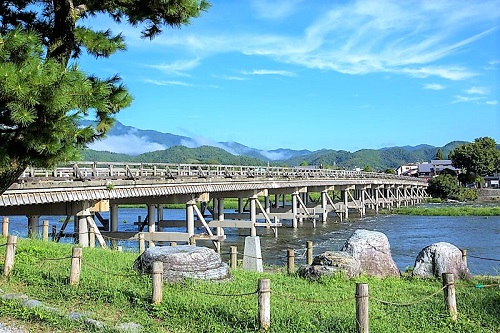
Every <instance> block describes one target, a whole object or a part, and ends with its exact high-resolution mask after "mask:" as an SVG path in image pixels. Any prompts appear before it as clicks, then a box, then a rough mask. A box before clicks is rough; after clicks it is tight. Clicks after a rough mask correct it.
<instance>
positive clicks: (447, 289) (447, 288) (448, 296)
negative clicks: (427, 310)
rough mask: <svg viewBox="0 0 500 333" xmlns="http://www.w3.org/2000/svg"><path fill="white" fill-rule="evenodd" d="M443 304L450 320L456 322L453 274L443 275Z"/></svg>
mask: <svg viewBox="0 0 500 333" xmlns="http://www.w3.org/2000/svg"><path fill="white" fill-rule="evenodd" d="M442 277H443V287H444V289H443V290H444V302H445V304H446V308H447V309H448V312H449V313H450V316H451V319H452V320H457V300H456V294H455V277H454V276H453V273H443V274H442Z"/></svg>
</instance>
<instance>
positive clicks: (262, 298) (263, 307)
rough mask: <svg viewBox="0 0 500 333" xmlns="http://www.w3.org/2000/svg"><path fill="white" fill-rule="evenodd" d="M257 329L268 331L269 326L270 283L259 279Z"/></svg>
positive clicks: (267, 280)
mask: <svg viewBox="0 0 500 333" xmlns="http://www.w3.org/2000/svg"><path fill="white" fill-rule="evenodd" d="M258 303H259V327H260V329H261V330H268V329H269V327H270V326H271V281H270V280H269V279H259V285H258Z"/></svg>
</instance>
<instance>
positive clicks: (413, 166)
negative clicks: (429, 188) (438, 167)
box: [396, 163, 418, 177]
mask: <svg viewBox="0 0 500 333" xmlns="http://www.w3.org/2000/svg"><path fill="white" fill-rule="evenodd" d="M417 174H418V164H417V163H410V164H405V165H402V166H400V167H399V168H397V169H396V175H398V176H410V177H417Z"/></svg>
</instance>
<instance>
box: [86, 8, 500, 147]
mask: <svg viewBox="0 0 500 333" xmlns="http://www.w3.org/2000/svg"><path fill="white" fill-rule="evenodd" d="M88 24H91V25H92V26H93V27H95V28H98V29H107V28H111V30H112V31H113V32H114V33H118V32H123V35H124V36H125V38H126V42H127V45H128V49H127V51H125V52H121V53H118V54H115V55H113V56H112V57H111V58H110V59H105V60H103V59H99V60H95V61H94V60H92V59H89V58H84V59H81V60H80V67H81V69H83V70H85V71H87V72H89V73H94V74H97V75H99V76H104V77H107V76H111V75H113V74H116V73H118V74H119V75H121V77H122V78H123V80H124V83H125V85H126V86H127V88H128V89H129V90H130V92H131V93H132V95H133V96H134V102H133V105H132V106H131V107H129V108H127V109H125V110H123V111H121V112H120V113H119V114H118V116H117V119H118V120H119V121H120V122H122V123H123V124H125V125H128V126H134V127H137V128H140V129H152V130H157V131H161V132H167V133H172V134H177V135H184V136H189V137H193V138H195V139H196V140H198V142H199V143H200V144H211V145H215V142H220V141H236V142H239V143H241V144H244V145H246V146H250V147H253V148H258V149H262V150H271V149H277V148H291V149H309V150H319V149H322V148H327V149H335V150H348V151H356V150H359V149H364V148H369V149H378V148H382V147H388V146H404V145H418V144H430V145H434V146H443V145H445V144H447V143H449V142H450V141H454V140H464V141H473V140H474V139H475V138H478V137H483V136H489V137H492V138H493V139H495V140H496V141H497V142H500V106H499V102H500V4H499V2H498V0H496V1H484V0H482V1H465V0H464V1H445V0H442V1H436V0H431V1H396V0H395V1H383V0H380V1H379V0H377V1H327V0H314V1H313V0H303V1H300V0H284V1H281V0H276V1H271V0H269V1H268V0H253V1H250V0H248V1H244V0H241V1H227V0H226V1H223V0H213V1H212V7H211V8H210V10H209V11H208V12H206V13H204V14H203V15H202V16H201V17H199V18H196V19H193V20H192V22H191V25H189V26H186V27H182V28H181V29H167V30H165V31H164V33H163V34H162V35H160V36H158V37H157V38H156V39H154V40H153V41H149V40H142V39H140V30H139V29H136V28H132V27H130V26H128V25H125V24H122V25H115V24H114V23H112V22H111V21H109V20H107V19H105V18H99V19H97V20H96V19H93V20H92V21H89V22H88ZM131 135H132V134H131ZM112 139H118V138H109V139H108V141H107V143H106V142H104V143H100V146H99V145H96V146H95V147H99V148H103V149H107V150H114V151H123V146H128V149H129V150H130V148H131V147H132V146H134V147H135V148H137V152H140V151H141V150H149V149H159V148H161V147H158V146H157V145H156V146H155V145H154V144H152V145H150V144H151V143H148V142H143V141H141V138H135V139H134V140H131V139H130V138H122V139H125V141H126V142H127V143H126V144H125V145H124V144H123V140H122V141H120V140H112ZM120 142H121V143H120ZM113 145H114V146H113ZM120 147H122V148H120Z"/></svg>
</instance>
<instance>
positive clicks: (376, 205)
mask: <svg viewBox="0 0 500 333" xmlns="http://www.w3.org/2000/svg"><path fill="white" fill-rule="evenodd" d="M374 192H375V211H376V212H377V214H378V208H379V203H378V189H375V191H374Z"/></svg>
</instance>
